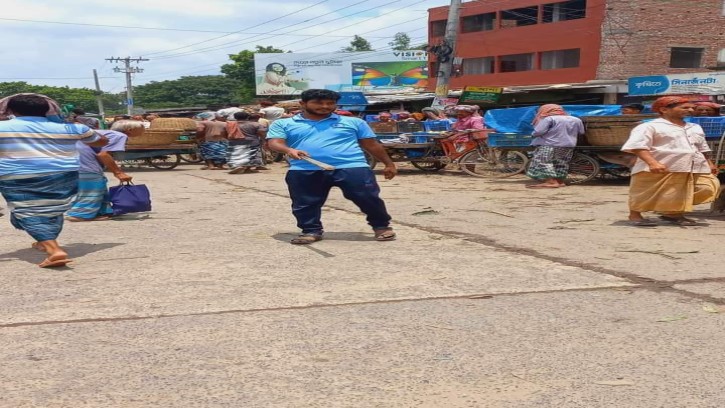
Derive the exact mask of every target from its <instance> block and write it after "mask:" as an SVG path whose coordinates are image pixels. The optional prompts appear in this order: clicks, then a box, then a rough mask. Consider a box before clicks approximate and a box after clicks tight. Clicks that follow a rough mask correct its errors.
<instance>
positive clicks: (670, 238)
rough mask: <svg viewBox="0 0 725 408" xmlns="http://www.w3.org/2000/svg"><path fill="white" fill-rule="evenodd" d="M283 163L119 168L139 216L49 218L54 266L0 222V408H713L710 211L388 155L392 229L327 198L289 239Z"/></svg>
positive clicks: (718, 291)
mask: <svg viewBox="0 0 725 408" xmlns="http://www.w3.org/2000/svg"><path fill="white" fill-rule="evenodd" d="M284 171H285V169H284V167H282V166H279V165H276V166H275V167H273V169H272V170H271V171H269V172H265V173H260V174H249V175H229V174H227V173H226V172H218V171H201V170H199V169H198V167H197V166H185V167H183V168H180V169H179V170H174V171H167V172H163V171H149V170H146V169H134V170H132V175H133V176H134V177H135V178H136V181H137V182H138V183H145V184H147V185H149V187H150V188H151V191H152V194H153V199H154V211H153V212H152V213H147V214H139V215H129V216H125V217H122V218H120V219H117V220H114V221H109V222H98V223H85V224H70V225H67V227H66V230H65V231H64V234H63V236H62V242H63V243H64V244H66V245H67V247H68V249H69V252H70V253H71V255H72V256H73V257H74V258H75V259H76V262H75V263H74V264H73V266H72V267H71V268H68V269H61V270H55V271H49V270H41V269H39V268H37V267H36V266H35V264H36V263H38V262H40V261H41V258H42V256H41V254H40V253H38V252H36V251H34V250H32V249H30V240H29V238H28V237H27V236H26V235H24V233H22V232H19V231H15V230H13V229H12V228H11V227H10V225H9V223H8V222H7V219H6V218H0V221H2V226H1V227H0V228H1V229H0V234H1V235H0V271H2V285H0V344H2V347H1V348H0V384H2V385H1V386H0V391H1V392H0V407H13V408H14V407H74V408H75V407H516V408H518V407H557V408H565V407H566V408H568V407H586V408H589V407H645V408H650V407H668V408H670V407H688V408H693V407H723V406H725V391H723V383H724V382H725V375H723V374H722V373H723V367H724V366H725V365H724V364H723V363H725V340H724V339H723V338H724V337H725V332H724V331H723V327H725V316H724V315H725V306H724V305H725V267H724V266H723V264H724V263H725V256H724V255H723V248H724V247H725V245H724V244H725V238H724V237H725V217H721V216H719V215H713V214H709V213H708V212H707V211H706V210H707V208H706V207H703V208H700V209H699V210H698V213H697V214H695V217H696V218H698V219H699V220H701V221H702V225H700V226H697V227H688V228H681V227H673V226H667V225H662V226H660V227H658V228H655V229H647V230H645V229H638V228H633V227H629V226H626V225H625V223H623V222H622V220H623V217H624V215H625V214H626V194H627V187H626V183H622V182H617V181H614V182H611V181H606V182H600V183H596V184H593V185H589V186H570V187H567V188H564V189H557V190H537V191H530V190H526V189H524V188H523V182H524V180H523V179H521V178H514V179H508V180H503V181H487V180H483V179H476V178H472V177H469V176H464V175H462V174H460V173H458V172H455V171H447V172H442V173H440V174H426V173H422V172H420V171H418V170H412V169H403V170H402V171H401V175H400V176H399V177H398V178H396V179H395V180H392V181H381V185H382V187H383V196H384V198H385V199H386V201H387V204H388V207H389V209H390V212H391V213H392V215H393V217H394V218H395V221H396V224H395V227H396V229H397V231H398V234H399V239H398V240H397V241H395V242H385V243H380V242H375V241H374V240H373V239H372V234H371V232H370V231H369V230H368V228H367V226H366V225H365V223H364V219H363V217H362V216H361V215H360V214H358V213H357V212H356V209H355V208H354V207H353V206H352V205H351V204H350V203H348V202H346V201H345V200H343V199H342V198H341V196H340V194H339V193H337V192H336V193H335V194H333V196H332V197H331V199H330V201H329V208H327V209H326V210H325V213H324V222H325V226H326V230H327V231H328V233H327V235H326V238H327V239H326V240H324V241H321V242H318V243H316V244H315V245H313V246H309V247H299V246H292V245H290V244H289V243H288V241H289V239H291V238H292V237H293V236H294V234H295V233H296V229H295V227H294V220H293V219H292V217H291V214H290V212H289V199H288V198H287V196H286V192H285V186H284V184H283V181H282V178H283V174H284ZM721 312H722V313H721Z"/></svg>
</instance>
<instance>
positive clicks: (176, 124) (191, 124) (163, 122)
mask: <svg viewBox="0 0 725 408" xmlns="http://www.w3.org/2000/svg"><path fill="white" fill-rule="evenodd" d="M151 129H181V130H196V121H195V120H194V119H189V118H157V119H154V120H152V121H151Z"/></svg>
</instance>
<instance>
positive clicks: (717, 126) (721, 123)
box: [688, 116, 725, 139]
mask: <svg viewBox="0 0 725 408" xmlns="http://www.w3.org/2000/svg"><path fill="white" fill-rule="evenodd" d="M688 122H690V123H695V124H698V125H700V126H702V130H704V131H705V137H707V138H718V139H719V138H720V137H722V135H723V133H725V116H720V117H691V118H688Z"/></svg>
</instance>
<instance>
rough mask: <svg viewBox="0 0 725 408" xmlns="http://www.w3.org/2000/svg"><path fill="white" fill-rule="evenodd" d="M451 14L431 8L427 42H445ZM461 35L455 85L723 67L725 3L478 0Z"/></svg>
mask: <svg viewBox="0 0 725 408" xmlns="http://www.w3.org/2000/svg"><path fill="white" fill-rule="evenodd" d="M447 15H448V7H447V6H445V7H438V8H433V9H430V10H429V44H431V45H438V44H441V42H442V41H443V36H444V34H445V26H446V19H447ZM458 32H459V35H458V41H457V47H456V48H457V49H456V50H455V52H454V54H453V55H454V56H456V57H460V58H462V64H461V70H460V76H456V77H454V78H452V80H451V88H461V87H463V86H466V85H484V86H485V85H499V86H517V85H544V84H562V83H583V82H586V81H591V80H622V79H627V78H628V77H631V76H640V75H656V74H672V73H689V72H701V71H707V70H708V69H716V68H717V67H721V68H725V0H692V1H685V2H683V1H674V0H568V1H556V0H476V1H468V2H464V3H463V4H462V7H461V13H460V21H459V31H458ZM433 59H435V57H433ZM435 67H436V63H435V62H432V63H431V67H430V72H431V76H435V72H436V71H437V70H436V69H435ZM433 82H434V81H433ZM432 86H435V83H433V84H432Z"/></svg>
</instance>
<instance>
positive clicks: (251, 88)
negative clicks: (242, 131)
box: [222, 45, 285, 102]
mask: <svg viewBox="0 0 725 408" xmlns="http://www.w3.org/2000/svg"><path fill="white" fill-rule="evenodd" d="M282 52H285V51H284V50H280V49H278V48H274V47H272V46H266V47H262V46H261V45H258V46H257V47H256V49H255V50H254V51H250V50H244V51H240V52H239V53H237V54H231V55H229V59H230V60H232V62H231V63H230V64H224V65H222V73H223V74H224V75H226V76H227V78H231V79H234V80H236V81H238V82H239V87H238V88H237V94H236V96H237V98H238V99H239V100H240V101H241V102H251V101H253V100H254V97H255V95H256V88H257V74H256V73H255V71H254V54H256V53H267V54H271V53H282Z"/></svg>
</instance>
